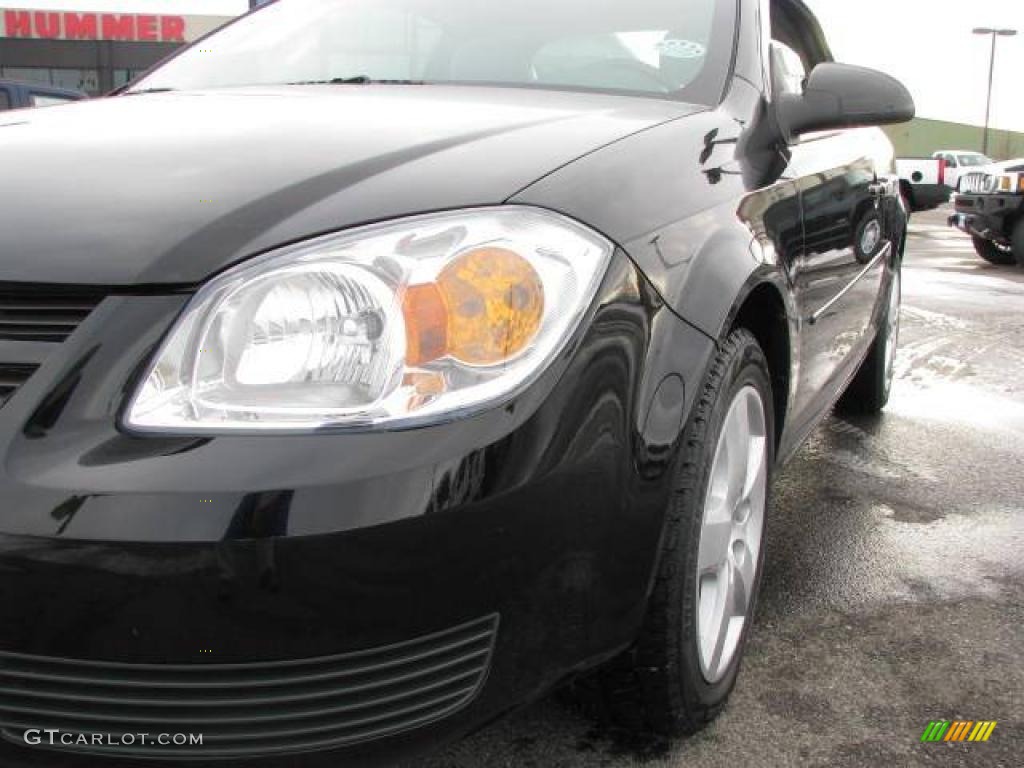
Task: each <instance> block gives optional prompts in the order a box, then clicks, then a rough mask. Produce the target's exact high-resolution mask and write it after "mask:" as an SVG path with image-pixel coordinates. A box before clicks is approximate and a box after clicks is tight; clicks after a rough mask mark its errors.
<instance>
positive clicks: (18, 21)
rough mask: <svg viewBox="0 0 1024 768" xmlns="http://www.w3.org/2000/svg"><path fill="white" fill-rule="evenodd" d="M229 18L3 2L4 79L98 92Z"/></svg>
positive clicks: (0, 54)
mask: <svg viewBox="0 0 1024 768" xmlns="http://www.w3.org/2000/svg"><path fill="white" fill-rule="evenodd" d="M229 20H230V17H226V16H181V15H159V14H145V13H100V12H96V13H91V12H82V11H78V12H73V11H53V10H37V9H32V8H22V7H17V8H8V7H2V6H0V78H4V79H10V80H25V81H29V82H38V83H45V84H47V85H55V86H58V87H61V88H75V89H78V90H81V91H85V92H86V93H89V94H90V95H93V96H98V95H100V94H102V93H107V92H108V91H111V90H113V89H114V88H118V87H120V86H122V85H124V84H125V83H127V82H129V81H131V80H133V79H134V78H135V77H136V76H138V75H139V74H141V73H142V72H144V71H145V70H147V69H148V68H149V67H151V66H152V65H153V64H155V63H157V62H158V61H160V60H161V59H162V58H164V57H165V56H167V55H168V54H170V53H172V52H173V51H174V50H175V49H177V48H179V47H180V46H182V45H184V44H185V43H190V42H192V41H194V40H197V39H198V38H200V37H202V36H203V35H205V34H206V33H208V32H210V31H212V30H214V29H216V28H217V27H219V26H220V25H222V24H224V23H225V22H227V21H229Z"/></svg>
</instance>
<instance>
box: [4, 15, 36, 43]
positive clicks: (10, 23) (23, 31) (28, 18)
mask: <svg viewBox="0 0 1024 768" xmlns="http://www.w3.org/2000/svg"><path fill="white" fill-rule="evenodd" d="M4 26H5V27H6V28H7V36H8V37H32V14H31V13H29V12H28V11H4Z"/></svg>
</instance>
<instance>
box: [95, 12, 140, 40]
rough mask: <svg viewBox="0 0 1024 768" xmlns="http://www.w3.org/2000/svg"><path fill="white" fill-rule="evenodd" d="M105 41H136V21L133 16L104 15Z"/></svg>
mask: <svg viewBox="0 0 1024 768" xmlns="http://www.w3.org/2000/svg"><path fill="white" fill-rule="evenodd" d="M102 19H103V39H104V40H134V39H135V19H134V17H132V16H117V15H115V14H112V13H104V14H103V16H102Z"/></svg>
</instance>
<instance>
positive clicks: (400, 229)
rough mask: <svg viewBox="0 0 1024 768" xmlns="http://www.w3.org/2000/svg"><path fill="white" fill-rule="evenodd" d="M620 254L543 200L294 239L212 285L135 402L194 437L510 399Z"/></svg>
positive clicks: (156, 420)
mask: <svg viewBox="0 0 1024 768" xmlns="http://www.w3.org/2000/svg"><path fill="white" fill-rule="evenodd" d="M611 254H612V245H611V244H610V243H609V242H608V241H607V240H606V239H605V238H603V237H601V236H599V235H597V234H595V233H594V232H592V231H591V230H589V229H587V228H585V227H583V226H582V225H580V224H577V223H576V222H574V221H571V220H570V219H567V218H564V217H562V216H558V215H556V214H553V213H548V212H545V211H540V210H534V209H529V208H515V207H507V208H496V209H480V210H473V211H462V212H457V213H449V214H439V215H430V216H420V217H416V218H411V219H404V220H402V221H399V222H394V223H388V224H382V225H376V226H372V227H365V228H361V229H358V230H352V231H349V232H344V233H340V234H336V235H330V236H327V237H321V238H318V239H316V240H311V241H308V242H304V243H300V244H298V245H295V246H291V247H287V248H284V249H281V250H278V251H275V252H273V253H270V254H267V255H265V256H262V257H259V258H256V259H253V260H251V261H248V262H246V263H244V264H242V265H240V266H238V267H235V268H234V269H231V270H229V271H227V272H225V273H224V274H222V275H220V276H219V277H217V278H215V279H214V280H212V281H211V282H209V283H208V284H206V285H205V286H204V287H203V288H202V289H201V290H200V291H199V292H198V293H197V294H196V296H195V297H194V298H193V299H192V301H191V302H190V303H189V305H188V306H187V307H186V309H185V311H184V312H183V313H182V315H181V317H180V318H179V320H178V322H177V323H176V324H175V326H174V328H173V329H172V330H171V333H170V334H169V336H168V337H167V339H166V341H165V342H164V344H163V346H162V347H161V348H160V350H159V352H158V354H157V355H156V358H155V360H154V362H153V364H152V366H151V367H150V369H149V371H148V373H147V374H146V377H145V379H144V381H143V383H142V385H141V387H140V388H139V390H138V392H137V393H136V394H135V397H134V398H133V400H132V401H131V404H130V406H129V408H128V411H127V416H126V419H125V421H126V425H127V426H128V427H129V428H130V429H135V430H140V431H161V432H166V431H173V432H186V433H190V434H204V433H223V432H237V431H246V430H249V431H253V430H256V431H267V430H292V431H306V430H314V429H319V428H324V427H336V428H345V427H358V428H366V427H370V426H378V425H379V426H384V427H390V428H394V427H399V426H412V425H414V424H422V423H424V422H427V421H431V420H438V419H443V418H451V417H452V416H454V415H457V414H465V413H468V412H472V411H475V410H478V409H482V408H485V407H490V406H493V405H495V404H498V403H500V402H502V401H504V400H507V399H508V398H509V397H511V396H512V395H514V394H515V393H516V392H518V391H520V390H521V389H522V388H524V387H525V386H527V385H528V384H529V383H530V381H532V380H533V379H534V378H535V377H536V376H537V375H539V374H540V372H542V371H543V370H544V369H545V367H546V366H547V365H548V364H549V363H550V362H551V361H552V359H553V358H554V357H555V356H556V355H557V354H558V353H559V351H560V350H561V349H562V348H563V347H564V346H565V345H566V343H567V342H568V340H569V338H570V337H571V336H572V334H573V332H574V331H575V330H576V328H577V327H578V326H579V323H580V320H581V318H582V317H583V314H584V313H585V311H586V309H587V307H588V306H589V305H590V304H591V302H592V301H593V299H594V296H595V294H596V292H597V289H598V286H599V284H600V281H601V279H602V277H603V276H604V274H605V271H606V270H607V267H608V262H609V260H610V258H611Z"/></svg>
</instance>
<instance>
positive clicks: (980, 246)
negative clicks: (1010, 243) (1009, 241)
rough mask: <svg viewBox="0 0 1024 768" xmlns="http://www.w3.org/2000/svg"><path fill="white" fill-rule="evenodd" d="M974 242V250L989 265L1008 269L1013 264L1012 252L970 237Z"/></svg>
mask: <svg viewBox="0 0 1024 768" xmlns="http://www.w3.org/2000/svg"><path fill="white" fill-rule="evenodd" d="M971 240H973V241H974V250H975V251H976V252H977V253H978V255H979V256H981V258H983V259H984V260H985V261H987V262H988V263H989V264H997V265H998V266H1000V267H1008V266H1010V265H1012V264H1013V263H1014V262H1015V259H1014V258H1013V252H1012V251H1010V250H1009V249H1007V248H1000V247H999V246H998V245H996V244H995V243H993V242H992V241H991V240H986V239H985V238H983V237H978V236H976V235H972V236H971Z"/></svg>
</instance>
